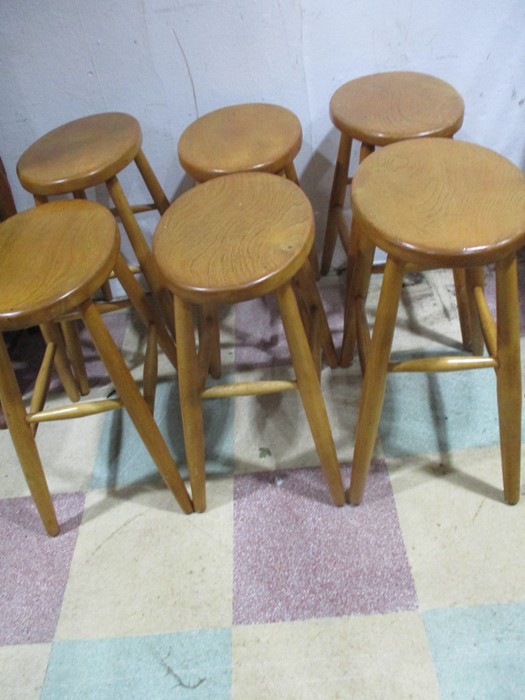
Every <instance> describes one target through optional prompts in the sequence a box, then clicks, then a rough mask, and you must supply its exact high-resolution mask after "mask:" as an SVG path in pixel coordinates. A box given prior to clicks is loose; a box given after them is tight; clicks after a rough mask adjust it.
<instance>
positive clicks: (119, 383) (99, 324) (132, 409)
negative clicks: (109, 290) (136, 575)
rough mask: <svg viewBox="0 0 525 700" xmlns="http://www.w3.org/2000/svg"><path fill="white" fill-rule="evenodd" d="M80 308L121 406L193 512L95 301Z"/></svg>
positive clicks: (165, 476) (179, 498)
mask: <svg viewBox="0 0 525 700" xmlns="http://www.w3.org/2000/svg"><path fill="white" fill-rule="evenodd" d="M80 311H81V313H82V319H83V321H84V323H85V324H86V327H87V329H88V330H89V332H90V334H91V337H92V338H93V342H94V343H95V346H96V348H97V351H98V353H99V355H100V357H101V359H102V362H103V363H104V364H105V366H106V369H107V371H108V374H109V376H110V379H111V381H112V382H113V385H114V387H115V389H116V391H117V393H118V395H119V397H120V399H121V401H122V405H123V406H124V407H125V409H126V410H127V412H128V414H129V417H130V418H131V420H132V421H133V424H134V425H135V428H136V429H137V432H138V433H139V435H140V437H141V438H142V441H143V442H144V445H145V446H146V448H147V450H148V452H149V453H150V455H151V457H152V459H153V461H154V462H155V464H156V465H157V468H158V470H159V472H160V473H161V475H162V477H163V479H164V481H165V482H166V485H167V486H168V488H169V489H170V491H171V492H172V493H173V495H174V496H175V498H176V499H177V502H178V503H179V505H180V507H181V508H182V510H183V511H184V513H191V512H193V506H192V503H191V500H190V498H189V496H188V492H187V491H186V487H185V485H184V481H183V480H182V478H181V476H180V474H179V471H178V469H177V465H176V464H175V462H174V460H173V457H172V456H171V454H170V451H169V450H168V447H167V445H166V443H165V442H164V439H163V437H162V434H161V432H160V430H159V428H158V425H157V424H156V423H155V420H154V418H153V415H152V413H151V411H150V410H149V408H148V406H147V404H146V402H145V400H144V398H143V396H142V394H141V393H140V391H139V390H138V388H137V385H136V384H135V382H134V380H133V377H132V376H131V374H130V372H129V370H128V368H127V367H126V364H125V362H124V360H123V359H122V356H121V354H120V352H119V350H118V348H117V346H116V345H115V341H114V340H113V338H112V337H111V335H110V333H109V331H108V329H107V328H106V326H105V324H104V322H103V321H102V319H101V317H100V314H99V313H98V311H97V308H96V306H95V304H94V303H93V302H92V301H91V300H88V301H86V302H84V303H83V304H82V306H81V307H80Z"/></svg>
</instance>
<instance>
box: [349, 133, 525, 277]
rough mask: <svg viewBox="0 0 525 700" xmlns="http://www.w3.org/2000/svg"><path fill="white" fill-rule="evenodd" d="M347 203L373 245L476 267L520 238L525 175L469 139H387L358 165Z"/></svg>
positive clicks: (424, 261) (403, 256)
mask: <svg viewBox="0 0 525 700" xmlns="http://www.w3.org/2000/svg"><path fill="white" fill-rule="evenodd" d="M352 207H353V212H354V217H355V221H356V224H357V226H358V228H359V230H360V231H362V232H363V233H365V234H366V236H367V237H368V238H369V239H370V240H371V241H372V242H373V243H374V244H375V245H377V246H378V247H380V248H381V249H383V250H385V251H386V252H387V253H389V254H391V255H392V256H394V257H396V258H398V259H400V260H403V261H405V262H409V263H414V264H416V265H420V266H423V267H440V266H442V267H462V266H479V265H485V264H488V263H489V262H494V261H495V260H496V259H498V258H501V257H503V256H505V255H507V254H509V253H513V252H515V251H516V250H517V249H518V248H519V247H521V246H522V245H523V244H524V243H525V176H524V175H523V173H522V172H521V170H520V169H519V168H517V167H516V166H515V165H513V164H512V163H511V162H510V161H508V160H507V159H506V158H504V157H503V156H500V155H498V154H497V153H494V152H493V151H491V150H489V149H487V148H484V147H482V146H477V145H475V144H472V143H466V142H461V141H452V140H449V139H434V138H430V139H421V140H415V141H403V142H400V143H396V144H392V145H390V146H388V148H385V149H382V150H380V151H376V152H375V153H374V154H372V155H370V156H369V157H368V158H367V159H366V160H365V161H363V163H361V165H360V166H359V168H358V171H357V174H356V175H355V177H354V181H353V186H352Z"/></svg>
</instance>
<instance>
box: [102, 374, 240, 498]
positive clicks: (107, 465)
mask: <svg viewBox="0 0 525 700" xmlns="http://www.w3.org/2000/svg"><path fill="white" fill-rule="evenodd" d="M221 381H223V382H226V381H228V379H227V378H223V379H222V380H221ZM210 384H211V382H210ZM233 405H234V402H233V401H229V400H224V399H223V400H220V403H219V400H210V401H204V403H203V406H204V428H205V444H206V472H207V474H229V473H231V472H232V471H233ZM218 408H219V409H220V410H217V409H218ZM155 419H156V421H157V424H158V425H159V427H160V430H161V432H162V434H163V436H164V439H165V440H166V442H167V444H168V447H169V449H170V451H171V453H172V455H173V456H174V458H175V461H176V462H177V465H178V466H179V468H180V469H181V474H182V476H186V474H187V471H186V468H185V464H186V456H185V452H184V441H183V437H182V421H181V416H180V409H179V392H178V384H177V382H176V381H169V382H162V383H159V385H158V386H157V396H156V401H155ZM156 479H160V476H159V475H158V472H157V469H156V467H155V465H154V463H153V460H152V459H151V457H150V456H149V454H148V452H147V450H146V448H145V447H144V444H143V443H142V440H141V439H140V437H139V435H138V433H137V431H136V430H135V427H134V426H133V423H132V422H131V420H130V418H129V416H128V414H127V413H126V412H125V411H113V412H111V413H109V414H108V416H107V417H106V419H105V421H104V426H103V429H102V434H101V437H100V441H99V446H98V451H97V456H96V460H95V467H94V470H93V475H92V480H91V488H119V487H123V486H129V485H131V484H139V483H146V482H150V481H152V480H156Z"/></svg>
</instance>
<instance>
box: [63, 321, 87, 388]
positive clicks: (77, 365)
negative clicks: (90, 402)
mask: <svg viewBox="0 0 525 700" xmlns="http://www.w3.org/2000/svg"><path fill="white" fill-rule="evenodd" d="M60 328H61V329H62V333H63V335H64V340H65V343H66V347H67V350H68V354H69V359H70V360H71V366H72V367H73V371H74V373H75V377H76V380H77V383H78V386H79V389H80V393H81V394H82V396H87V395H88V394H89V380H88V376H87V372H86V363H85V362H84V354H83V353H82V343H81V342H80V335H79V332H78V325H77V323H76V321H64V322H63V323H61V324H60Z"/></svg>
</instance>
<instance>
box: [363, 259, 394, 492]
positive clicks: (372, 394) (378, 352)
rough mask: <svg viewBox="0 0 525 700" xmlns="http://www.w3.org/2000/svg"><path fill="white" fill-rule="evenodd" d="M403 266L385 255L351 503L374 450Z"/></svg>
mask: <svg viewBox="0 0 525 700" xmlns="http://www.w3.org/2000/svg"><path fill="white" fill-rule="evenodd" d="M403 270H404V265H403V264H402V263H398V262H396V261H394V260H392V258H388V259H387V262H386V267H385V275H384V278H383V284H382V287H381V295H380V298H379V304H378V307H377V315H376V321H375V324H374V332H373V334H372V341H371V344H370V352H369V355H368V362H367V368H366V372H365V376H364V380H363V387H362V390H361V400H360V406H359V418H358V422H357V430H356V437H355V447H354V457H353V461H352V477H351V482H350V491H349V502H350V503H351V504H352V505H358V504H359V503H361V500H362V498H363V492H364V490H365V485H366V478H367V476H368V470H369V468H370V462H371V459H372V455H373V452H374V445H375V441H376V437H377V430H378V427H379V420H380V418H381V411H382V409H383V401H384V397H385V387H386V378H387V373H388V362H389V359H390V349H391V347H392V339H393V337H394V329H395V324H396V317H397V310H398V306H399V298H400V296H401V287H402V283H403Z"/></svg>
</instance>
